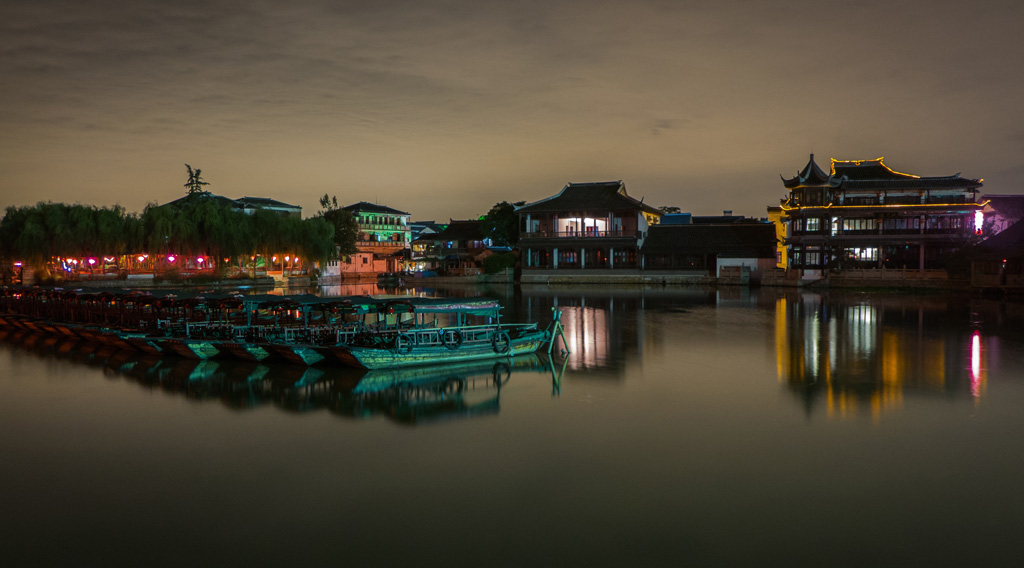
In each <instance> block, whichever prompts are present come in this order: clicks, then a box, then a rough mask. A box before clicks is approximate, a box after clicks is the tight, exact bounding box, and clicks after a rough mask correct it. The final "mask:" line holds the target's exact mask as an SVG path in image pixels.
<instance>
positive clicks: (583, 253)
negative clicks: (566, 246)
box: [580, 247, 587, 269]
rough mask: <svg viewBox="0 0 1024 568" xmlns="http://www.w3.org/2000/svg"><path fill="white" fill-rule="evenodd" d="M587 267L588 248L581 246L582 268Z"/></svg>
mask: <svg viewBox="0 0 1024 568" xmlns="http://www.w3.org/2000/svg"><path fill="white" fill-rule="evenodd" d="M586 267H587V249H585V248H583V247H580V269H584V268H586Z"/></svg>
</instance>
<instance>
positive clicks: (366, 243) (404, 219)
mask: <svg viewBox="0 0 1024 568" xmlns="http://www.w3.org/2000/svg"><path fill="white" fill-rule="evenodd" d="M344 209H345V210H346V211H348V212H349V213H351V214H352V216H353V217H355V219H356V224H358V225H359V237H358V239H356V248H358V249H359V250H360V251H363V252H372V253H375V254H383V255H391V254H394V253H396V252H399V251H401V250H403V249H407V248H409V242H410V241H411V240H412V239H411V238H410V236H411V234H412V232H411V229H410V227H409V218H410V217H411V215H409V214H408V213H406V212H405V211H399V210H398V209H393V208H391V207H387V206H385V205H377V204H375V203H367V202H365V201H360V202H359V203H354V204H352V205H349V206H348V207H345V208H344Z"/></svg>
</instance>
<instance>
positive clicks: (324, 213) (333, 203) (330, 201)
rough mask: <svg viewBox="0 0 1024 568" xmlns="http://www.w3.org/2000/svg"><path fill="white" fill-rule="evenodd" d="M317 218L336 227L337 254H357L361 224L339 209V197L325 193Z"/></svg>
mask: <svg viewBox="0 0 1024 568" xmlns="http://www.w3.org/2000/svg"><path fill="white" fill-rule="evenodd" d="M317 217H319V218H321V219H323V220H324V221H327V222H328V223H330V224H331V226H332V227H334V245H335V246H336V247H337V254H339V255H341V256H348V255H350V254H353V253H355V252H356V251H357V250H358V249H357V248H356V240H357V239H358V238H359V224H358V223H357V222H356V218H355V216H354V215H352V214H351V213H349V212H348V211H346V210H345V209H342V208H341V207H338V196H334V197H328V196H327V194H326V193H325V194H324V196H323V197H321V198H320V211H319V212H318V213H317Z"/></svg>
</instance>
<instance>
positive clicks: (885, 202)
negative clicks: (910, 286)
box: [780, 154, 984, 278]
mask: <svg viewBox="0 0 1024 568" xmlns="http://www.w3.org/2000/svg"><path fill="white" fill-rule="evenodd" d="M780 177H781V176H780ZM981 181H982V180H980V179H970V178H962V177H960V174H959V173H957V174H954V175H951V176H943V177H922V176H916V175H911V174H904V173H900V172H897V171H894V170H892V169H891V168H889V167H888V166H886V165H885V164H884V163H883V162H882V158H878V159H875V160H850V161H840V160H835V159H833V160H832V167H831V172H830V173H829V174H826V173H825V172H824V171H823V170H822V169H821V168H820V167H818V164H816V163H815V161H814V154H811V158H810V161H808V162H807V165H806V166H804V168H803V169H802V170H800V172H799V173H797V175H796V176H795V177H793V178H789V179H786V178H785V177H783V178H782V183H783V185H784V186H785V187H786V189H787V190H788V191H789V196H788V197H787V198H786V199H784V200H782V221H783V222H784V223H785V224H786V231H787V237H786V245H787V247H788V249H789V250H788V257H789V258H788V261H789V268H792V269H798V270H801V271H803V276H804V277H805V278H820V277H823V276H824V272H823V271H824V270H826V269H842V268H906V269H918V270H924V269H935V268H943V258H944V257H945V256H946V255H947V254H949V253H951V252H953V251H955V250H957V249H959V248H960V247H962V246H964V245H965V244H967V243H968V242H969V241H970V239H971V237H972V236H973V235H975V234H976V233H977V232H979V231H980V230H981V211H982V208H983V206H984V204H983V203H979V202H978V201H979V198H980V196H979V190H980V188H981V185H982V184H981Z"/></svg>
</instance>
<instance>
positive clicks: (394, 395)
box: [0, 330, 557, 425]
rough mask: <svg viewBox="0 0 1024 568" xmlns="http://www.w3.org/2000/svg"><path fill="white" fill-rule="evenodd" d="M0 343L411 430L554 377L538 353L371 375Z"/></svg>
mask: <svg viewBox="0 0 1024 568" xmlns="http://www.w3.org/2000/svg"><path fill="white" fill-rule="evenodd" d="M0 341H3V342H4V343H6V344H7V345H9V346H11V347H13V348H14V349H15V350H16V351H17V352H20V353H21V354H24V355H28V356H34V357H37V358H40V359H55V358H57V359H66V360H69V361H73V362H75V363H77V364H85V365H89V366H95V367H101V368H102V369H103V371H104V373H106V374H108V375H109V376H123V377H126V378H130V379H131V380H133V381H135V382H136V383H138V384H139V385H141V386H143V387H145V388H147V389H152V390H160V391H164V392H167V393H171V394H175V395H183V396H185V397H186V398H188V399H192V400H194V401H198V402H205V401H219V402H220V403H222V404H223V405H225V406H227V407H229V408H232V409H238V410H248V409H255V408H259V407H263V406H273V407H276V408H279V409H282V410H285V411H288V412H294V413H309V412H320V411H327V412H331V413H333V414H335V415H338V416H341V417H345V418H355V419H365V418H370V417H374V416H378V415H380V416H385V417H387V418H389V419H391V420H394V421H396V422H398V423H400V424H407V425H416V424H424V423H429V422H436V421H439V420H450V419H454V418H471V417H477V416H485V415H493V414H496V413H498V411H499V409H500V394H501V388H502V387H503V386H504V385H506V384H508V382H509V381H510V380H511V378H512V375H513V374H517V373H519V374H521V375H522V374H528V373H532V374H540V375H542V376H552V372H553V371H552V366H551V364H550V362H549V361H548V360H547V359H545V358H542V357H540V356H537V355H528V356H520V357H515V358H512V359H500V360H497V361H493V360H492V361H476V362H465V363H453V364H448V365H431V366H424V367H415V368H407V369H395V370H374V371H365V370H358V369H349V368H344V367H322V368H320V367H305V366H296V365H288V364H284V363H282V364H265V363H254V362H246V361H235V360H221V359H211V360H193V359H184V358H178V357H159V356H153V355H148V354H143V353H137V352H131V351H123V350H117V349H114V348H111V347H108V346H103V345H98V344H95V343H89V342H82V341H73V340H69V339H66V338H61V337H56V336H44V335H41V334H37V333H29V332H25V331H17V332H10V331H6V330H0ZM553 380H557V379H553ZM555 384H556V386H555V387H554V388H556V389H557V383H555Z"/></svg>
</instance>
